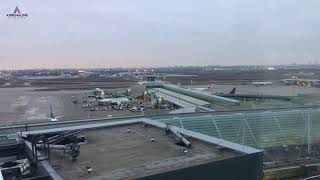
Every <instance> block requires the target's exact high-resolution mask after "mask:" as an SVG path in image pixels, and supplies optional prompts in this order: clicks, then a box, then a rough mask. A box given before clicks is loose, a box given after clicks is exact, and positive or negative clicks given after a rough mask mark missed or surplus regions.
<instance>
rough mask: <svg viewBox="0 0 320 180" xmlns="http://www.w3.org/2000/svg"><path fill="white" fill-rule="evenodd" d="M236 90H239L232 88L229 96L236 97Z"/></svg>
mask: <svg viewBox="0 0 320 180" xmlns="http://www.w3.org/2000/svg"><path fill="white" fill-rule="evenodd" d="M236 90H237V88H235V87H234V88H232V90H231V91H230V92H229V94H231V95H234V94H236Z"/></svg>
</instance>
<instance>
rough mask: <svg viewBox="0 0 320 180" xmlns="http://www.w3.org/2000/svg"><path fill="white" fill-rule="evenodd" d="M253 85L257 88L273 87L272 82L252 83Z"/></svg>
mask: <svg viewBox="0 0 320 180" xmlns="http://www.w3.org/2000/svg"><path fill="white" fill-rule="evenodd" d="M252 84H253V85H255V86H267V85H272V82H268V81H267V82H252Z"/></svg>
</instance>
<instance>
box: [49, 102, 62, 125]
mask: <svg viewBox="0 0 320 180" xmlns="http://www.w3.org/2000/svg"><path fill="white" fill-rule="evenodd" d="M62 117H63V115H61V116H57V117H55V116H54V114H53V108H52V106H51V105H50V117H49V118H48V119H49V120H50V121H52V122H53V121H59V118H62Z"/></svg>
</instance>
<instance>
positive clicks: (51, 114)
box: [50, 104, 54, 119]
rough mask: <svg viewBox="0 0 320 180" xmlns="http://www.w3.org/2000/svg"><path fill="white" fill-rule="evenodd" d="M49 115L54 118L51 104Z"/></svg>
mask: <svg viewBox="0 0 320 180" xmlns="http://www.w3.org/2000/svg"><path fill="white" fill-rule="evenodd" d="M50 117H51V118H52V119H54V115H53V108H52V106H51V104H50Z"/></svg>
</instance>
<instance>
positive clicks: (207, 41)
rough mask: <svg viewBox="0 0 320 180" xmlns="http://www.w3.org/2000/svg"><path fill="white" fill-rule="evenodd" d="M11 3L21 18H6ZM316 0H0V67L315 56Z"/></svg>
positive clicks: (318, 33)
mask: <svg viewBox="0 0 320 180" xmlns="http://www.w3.org/2000/svg"><path fill="white" fill-rule="evenodd" d="M16 6H18V7H19V8H20V10H21V11H22V13H27V14H28V15H29V17H28V18H26V19H8V17H7V16H6V14H7V13H12V12H13V11H14V9H15V7H16ZM319 9H320V1H319V0H91V1H83V0H50V1H49V0H41V1H39V0H23V1H21V0H1V1H0V69H16V68H18V69H22V68H48V67H49V68H62V67H66V68H72V67H103V68H104V67H120V66H124V67H141V66H169V65H213V64H221V65H236V64H287V63H292V62H297V63H308V62H315V61H318V60H319V62H320V10H319Z"/></svg>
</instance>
